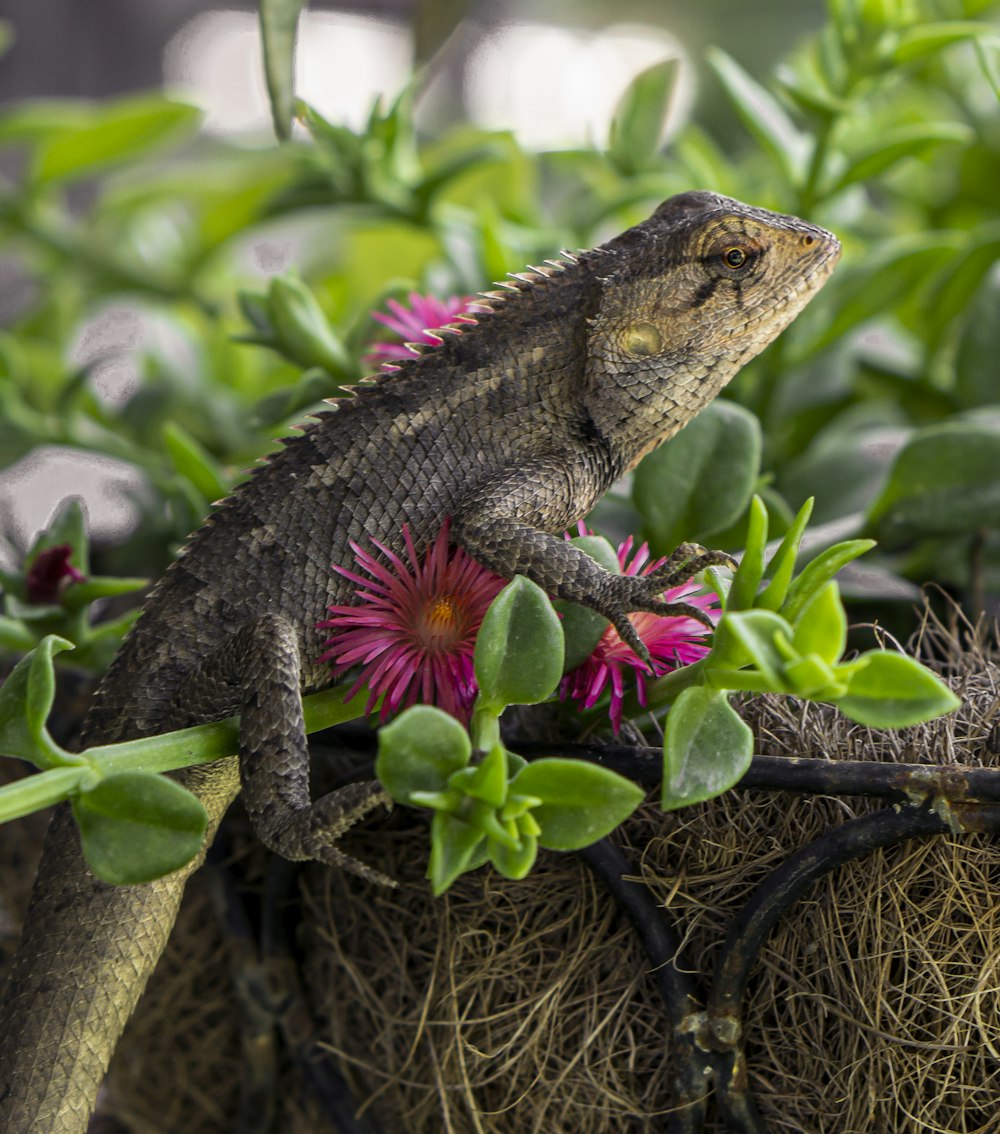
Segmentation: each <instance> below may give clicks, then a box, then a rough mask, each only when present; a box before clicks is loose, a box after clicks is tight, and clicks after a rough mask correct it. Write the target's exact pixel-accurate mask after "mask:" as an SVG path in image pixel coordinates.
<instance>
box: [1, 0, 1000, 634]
mask: <svg viewBox="0 0 1000 1134" xmlns="http://www.w3.org/2000/svg"><path fill="white" fill-rule="evenodd" d="M997 12H998V6H997V4H996V3H995V2H994V0H825V2H822V0H807V2H801V3H795V4H788V3H785V2H783V0H772V2H766V0H765V2H758V3H753V4H747V3H745V2H743V0H710V2H708V3H702V4H693V3H680V2H670V0H632V2H629V3H620V2H619V3H601V2H597V0H574V2H573V3H568V2H566V0H562V2H558V0H547V2H538V0H535V2H532V3H527V2H526V0H525V2H522V3H518V2H515V0H503V2H497V0H491V2H490V3H485V2H483V3H475V2H473V0H434V2H424V3H404V2H403V0H384V2H381V3H374V2H373V3H369V4H358V5H355V6H347V5H332V4H328V3H320V2H317V3H314V4H310V5H308V6H307V10H306V11H304V12H303V14H302V17H301V21H300V25H299V35H298V49H297V54H296V57H295V65H294V88H295V94H296V95H297V96H298V98H299V99H300V100H302V101H301V102H299V103H298V104H296V106H295V108H294V111H295V113H294V116H293V113H292V111H293V108H292V106H291V105H289V106H288V107H287V108H286V115H287V118H288V119H289V120H292V119H293V118H294V121H293V125H292V126H291V128H290V137H289V138H288V140H286V141H282V142H279V141H278V140H277V139H276V136H275V132H274V127H273V125H272V122H271V110H270V104H269V99H268V95H267V93H266V86H265V79H264V68H263V66H262V52H261V34H260V29H259V26H258V20H257V14H256V7H255V6H254V5H251V4H243V5H233V6H230V7H225V8H223V7H216V6H213V5H210V4H207V3H195V2H193V0H159V2H158V3H156V4H136V3H135V2H134V0H48V2H47V3H46V4H45V5H44V6H42V5H38V4H36V3H34V2H32V0H7V2H6V5H5V8H4V10H3V22H2V24H0V47H2V48H3V54H2V55H0V567H3V566H7V567H10V566H11V565H12V564H16V563H20V562H21V561H23V560H24V557H25V554H26V552H27V551H28V549H29V547H30V545H31V541H32V538H33V537H34V534H35V533H36V532H37V531H38V530H39V529H40V528H41V527H43V526H44V525H45V524H46V522H47V521H48V517H49V516H50V515H51V514H52V512H53V509H54V508H55V507H56V505H57V504H58V502H59V501H60V500H61V499H62V498H63V497H65V496H67V495H77V496H80V497H82V499H83V503H84V508H85V511H86V514H87V518H88V521H89V529H90V532H91V535H92V536H93V537H94V539H95V541H96V550H97V556H98V561H99V564H100V566H101V567H102V569H104V570H105V571H107V572H109V573H125V574H129V575H145V576H150V577H154V576H156V575H157V574H158V573H159V572H160V571H161V570H162V569H163V567H164V565H165V564H166V563H167V562H168V561H169V559H170V557H171V556H172V555H173V554H174V553H175V552H176V550H177V548H178V547H179V546H180V545H181V544H182V543H183V541H184V539H185V538H186V536H187V534H188V533H189V532H190V531H191V530H193V529H194V528H195V527H197V526H198V524H199V523H200V522H201V520H202V518H203V517H204V515H205V514H206V511H207V510H208V508H209V506H210V503H211V501H212V500H214V499H217V498H219V497H221V496H223V495H225V494H226V493H227V492H228V491H229V490H230V488H231V487H232V486H233V485H234V484H235V483H236V482H237V481H238V480H239V479H240V478H241V477H242V476H243V475H245V471H246V470H247V469H248V468H249V467H250V466H252V464H253V462H254V461H255V460H256V459H258V458H259V457H260V456H261V455H262V454H264V453H267V452H269V451H272V449H273V444H274V439H275V438H278V437H280V436H283V435H286V434H287V432H288V430H289V429H290V428H292V427H293V425H294V424H295V423H296V422H297V421H301V420H302V419H303V417H305V416H306V415H308V413H309V412H311V411H312V410H314V409H315V408H316V407H317V406H319V405H320V404H321V402H322V399H323V398H326V397H331V396H337V395H338V392H339V391H340V390H341V388H342V387H343V386H344V385H346V384H350V383H351V382H353V381H356V380H357V379H358V378H359V377H361V376H362V375H363V374H365V373H366V372H367V371H368V370H370V368H371V365H372V364H371V362H370V360H369V351H370V349H371V345H372V343H373V341H377V340H379V339H380V338H384V337H385V334H386V330H385V327H384V326H382V325H381V324H380V323H379V322H378V321H377V320H376V319H375V318H374V317H373V313H374V312H376V311H380V310H385V307H386V304H387V302H388V301H389V300H395V301H402V302H404V303H409V302H410V300H409V298H408V297H409V296H410V295H411V294H412V293H415V292H416V293H420V294H422V295H428V294H429V295H435V296H438V297H441V298H444V297H448V296H472V295H475V294H476V293H477V292H479V291H481V290H483V289H485V288H488V287H489V286H490V285H491V283H492V282H493V281H496V280H502V279H503V278H504V277H505V275H506V274H507V273H509V272H515V271H519V270H521V269H523V267H524V266H525V265H526V264H531V263H536V264H537V263H540V262H542V261H544V260H545V259H547V258H549V257H551V256H552V255H553V254H555V253H556V252H557V251H558V250H559V249H565V248H568V249H577V248H581V247H592V246H593V245H595V244H597V243H600V242H601V241H603V240H605V239H607V238H608V237H610V236H612V235H613V234H615V233H616V232H619V231H621V230H622V229H624V228H626V227H628V226H629V225H631V224H635V223H637V222H638V221H640V220H642V219H643V218H644V217H646V216H648V215H649V213H650V212H651V211H652V209H653V208H655V206H656V204H658V203H659V202H660V201H661V200H663V199H664V198H666V197H668V196H670V195H671V194H673V193H677V192H680V191H682V190H685V189H689V188H693V187H702V188H711V189H714V190H717V191H719V192H721V193H724V194H727V195H730V196H733V197H737V198H739V199H742V200H745V201H749V202H752V203H754V204H758V205H762V206H764V207H768V208H773V209H777V210H779V211H782V212H788V213H793V214H796V215H800V216H804V217H807V218H808V219H810V220H814V221H816V222H818V223H820V224H822V225H824V226H826V227H827V228H830V229H832V230H833V231H835V232H836V233H837V234H838V236H840V238H841V240H842V242H843V245H844V256H843V259H842V262H841V264H840V266H839V267H838V269H837V271H836V273H835V274H834V277H833V279H832V280H831V282H830V283H829V284H828V285H827V286H826V287H825V288H824V289H823V291H822V293H821V294H820V295H819V296H818V298H817V299H816V300H815V301H814V302H813V303H812V304H810V307H809V308H808V309H807V311H806V312H805V313H804V314H803V316H802V317H800V318H799V319H798V320H796V322H795V324H794V325H793V326H792V327H791V328H790V329H789V330H788V332H786V333H785V334H784V335H782V336H781V338H780V339H779V340H778V342H777V343H776V344H774V346H773V347H771V348H769V349H768V350H767V351H766V352H764V354H763V355H761V356H760V357H759V358H757V359H754V360H753V362H752V363H751V364H750V365H749V366H748V367H747V368H745V370H744V372H743V373H742V374H741V375H740V376H739V378H738V379H737V381H735V382H734V383H733V384H732V385H731V387H730V388H729V389H727V391H726V392H725V396H724V398H722V399H720V400H719V402H718V403H717V404H716V405H714V406H713V407H711V409H710V410H709V411H707V413H706V414H704V415H702V417H701V418H699V419H698V420H697V421H696V422H695V423H694V425H693V426H691V427H689V428H687V429H685V430H684V431H683V432H682V433H681V434H680V435H679V437H678V438H677V439H675V441H674V442H673V443H672V444H671V445H669V446H666V447H664V448H663V449H661V450H658V451H657V452H656V453H654V454H652V455H651V456H650V457H649V458H647V460H646V461H645V462H644V463H643V465H642V467H641V468H640V470H639V471H638V472H637V473H636V475H635V476H634V477H633V478H630V479H629V480H628V481H627V482H625V483H623V484H622V485H620V486H619V488H618V490H617V491H616V492H615V493H613V494H612V495H611V496H610V497H609V498H608V499H607V500H606V501H605V503H604V504H603V505H602V506H601V508H600V509H599V512H598V514H597V515H596V516H595V518H594V522H595V523H597V524H598V525H599V526H600V527H602V528H603V530H604V531H605V533H606V534H608V535H609V536H611V537H615V538H623V537H624V535H625V534H626V533H629V532H635V533H637V534H641V535H642V537H643V538H646V539H648V540H649V541H650V542H651V546H652V547H653V549H654V551H656V552H657V553H662V552H665V551H667V550H669V548H670V547H672V546H673V545H674V544H675V543H676V542H677V541H679V540H681V539H695V540H698V541H700V542H702V543H705V544H712V545H714V546H721V547H725V548H727V549H738V548H739V547H740V546H741V541H742V540H743V538H744V535H745V531H746V517H747V506H748V502H749V499H750V496H751V494H752V493H753V492H757V493H759V494H761V495H762V496H763V497H764V499H765V500H766V502H767V505H768V507H769V508H770V509H771V513H772V525H773V526H772V534H773V535H780V534H781V532H782V531H783V530H785V528H786V527H787V525H788V524H789V523H790V521H791V517H792V516H793V515H794V513H795V511H796V510H797V509H798V508H800V507H801V506H802V504H803V502H804V501H805V500H806V499H807V498H808V497H810V496H815V498H816V508H815V513H814V524H819V525H820V529H821V532H822V533H825V534H824V535H822V536H821V542H822V539H825V540H826V542H830V541H832V540H834V539H835V538H847V537H850V536H862V535H863V536H869V535H870V536H873V537H875V538H877V539H878V540H879V544H880V546H879V550H878V552H877V553H875V554H873V555H871V556H869V557H867V558H866V560H865V563H866V564H870V565H871V567H870V571H869V574H868V576H867V577H863V572H862V574H861V575H857V574H855V576H852V579H851V581H850V583H849V584H845V585H847V586H848V589H849V590H850V592H851V594H852V596H853V597H855V598H857V599H858V601H859V602H863V603H868V604H869V605H868V606H866V607H865V608H864V612H865V613H866V614H871V615H873V616H878V617H890V618H895V617H896V615H898V614H900V612H901V611H903V605H902V604H901V601H900V600H903V602H904V603H909V602H910V601H912V599H913V598H914V596H915V595H916V594H917V593H918V591H917V588H918V587H919V586H920V585H922V584H924V583H926V582H928V581H934V582H935V583H937V584H940V585H943V586H945V587H947V588H949V589H950V592H953V593H956V594H960V595H961V596H963V598H966V597H967V598H969V600H970V605H971V606H972V607H973V608H976V609H979V608H983V607H988V606H990V604H992V603H993V601H994V600H993V598H992V596H994V595H996V594H998V593H1000V538H998V536H997V529H998V527H1000V399H998V383H997V366H996V359H997V358H998V357H1000V318H998V316H997V312H998V311H1000V275H998V271H997V268H996V261H997V259H998V256H1000V198H998V194H997V185H998V184H1000V113H998V105H1000V47H998V44H1000V34H998V22H997ZM411 76H415V78H412V79H411ZM291 79H292V75H291V72H290V71H288V73H286V74H285V76H284V79H283V80H281V82H280V83H279V86H280V85H282V84H283V85H284V87H285V88H286V89H290V88H291V86H292V83H291ZM694 473H696V474H697V475H694ZM829 525H834V526H833V527H830V526H829ZM18 585H19V584H16V583H11V582H10V581H9V580H8V582H7V587H8V589H10V588H11V587H13V588H14V593H16V590H17V586H18ZM859 609H860V608H859ZM906 609H907V610H908V608H906ZM907 618H909V615H908V614H904V615H903V622H904V623H905V621H906V619H907ZM904 629H905V627H904ZM30 640H31V636H30V634H28V633H27V632H26V631H25V632H23V633H22V631H21V630H20V629H19V630H17V632H16V633H13V636H12V637H11V638H10V642H9V644H10V645H11V646H15V645H18V644H21V645H24V644H26V643H27V642H28V641H30ZM0 644H2V642H0Z"/></svg>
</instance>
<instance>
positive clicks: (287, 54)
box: [258, 0, 306, 141]
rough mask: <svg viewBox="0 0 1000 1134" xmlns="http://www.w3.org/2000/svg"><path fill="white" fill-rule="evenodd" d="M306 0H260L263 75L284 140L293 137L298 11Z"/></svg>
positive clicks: (274, 117)
mask: <svg viewBox="0 0 1000 1134" xmlns="http://www.w3.org/2000/svg"><path fill="white" fill-rule="evenodd" d="M305 4H306V0H259V4H258V9H259V12H260V37H261V44H262V47H263V51H264V77H265V79H266V81H267V94H268V98H269V99H270V100H271V117H272V119H273V121H274V132H275V134H277V135H278V137H279V138H280V139H281V140H282V141H284V140H286V139H288V138H290V137H291V136H292V111H293V109H294V106H295V38H296V35H297V32H298V27H299V13H300V12H301V11H302V9H303V8H304V7H305Z"/></svg>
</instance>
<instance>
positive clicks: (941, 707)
mask: <svg viewBox="0 0 1000 1134" xmlns="http://www.w3.org/2000/svg"><path fill="white" fill-rule="evenodd" d="M858 660H859V661H864V662H865V663H866V664H865V665H864V666H862V667H859V668H858V669H856V670H855V671H853V672H852V673H851V675H850V678H849V681H848V686H847V693H846V694H845V695H844V696H843V697H840V698H838V699H837V700H836V705H837V708H838V709H840V711H841V712H842V713H843V714H844V715H845V716H847V717H850V718H851V720H854V721H858V723H859V724H864V725H870V726H871V727H872V728H904V727H905V726H907V725H915V724H920V723H921V722H922V721H929V720H931V718H933V717H939V716H941V715H942V714H943V713H950V712H951V711H952V710H953V709H957V708H958V706H959V704H960V701H959V699H958V698H957V697H956V696H955V694H954V693H952V691H951V690H950V689H949V688H948V687H947V685H945V684H944V682H943V681H941V680H940V678H938V677H936V676H935V675H934V674H933V673H931V672H930V670H928V669H925V668H924V666H922V665H921V664H920V662H918V661H917V660H916V658H911V657H908V656H907V655H906V654H894V653H890V652H889V651H888V650H872V651H871V652H869V653H867V654H862V655H861V658H860V659H858Z"/></svg>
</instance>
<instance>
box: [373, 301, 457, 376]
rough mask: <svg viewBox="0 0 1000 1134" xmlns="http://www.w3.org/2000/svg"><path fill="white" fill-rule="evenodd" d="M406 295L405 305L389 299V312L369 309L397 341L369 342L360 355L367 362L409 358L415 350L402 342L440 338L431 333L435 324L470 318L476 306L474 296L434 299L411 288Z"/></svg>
mask: <svg viewBox="0 0 1000 1134" xmlns="http://www.w3.org/2000/svg"><path fill="white" fill-rule="evenodd" d="M408 299H409V303H410V306H409V307H405V306H404V305H403V304H402V303H400V302H399V301H398V300H395V299H390V300H389V302H388V304H387V306H388V308H389V310H390V311H391V312H392V314H391V315H387V314H385V313H384V312H382V311H373V312H372V315H373V317H374V318H375V319H377V320H378V321H379V322H380V323H381V324H382V325H383V326H385V327H388V328H389V330H390V331H392V333H393V334H394V335H398V336H399V340H400V341H399V342H385V343H375V344H373V346H372V348H371V349H370V350H369V352H368V353H367V354H366V355H365V358H364V361H365V363H366V364H367V365H368V366H377V365H379V364H380V363H392V362H394V361H397V360H399V359H407V358H413V356H414V353H415V352H414V351H413V350H411V349H410V347H408V346H407V345H406V344H407V343H427V344H431V345H436V344H437V343H439V342H440V341H441V336H440V335H435V334H434V331H435V330H436V329H437V328H439V327H447V326H450V325H451V324H452V323H456V322H458V323H469V322H472V320H471V319H470V318H469V314H470V312H472V311H474V310H475V308H476V301H475V300H473V299H465V298H462V297H461V296H457V295H453V296H451V297H450V298H448V299H438V298H437V296H434V295H419V294H418V293H417V292H415V291H413V292H410V294H409V296H408ZM390 369H391V367H390Z"/></svg>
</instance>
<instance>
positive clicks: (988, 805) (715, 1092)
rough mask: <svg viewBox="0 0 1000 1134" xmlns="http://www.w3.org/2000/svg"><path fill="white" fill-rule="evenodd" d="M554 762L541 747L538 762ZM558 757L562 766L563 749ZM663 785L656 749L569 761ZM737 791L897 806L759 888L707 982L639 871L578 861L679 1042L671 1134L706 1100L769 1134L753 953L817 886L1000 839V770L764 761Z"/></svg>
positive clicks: (732, 1126)
mask: <svg viewBox="0 0 1000 1134" xmlns="http://www.w3.org/2000/svg"><path fill="white" fill-rule="evenodd" d="M543 754H546V755H555V754H556V750H555V749H552V750H550V751H545V752H544V753H543V751H542V749H541V746H538V747H537V748H536V750H535V751H533V752H532V755H535V756H541V755H543ZM559 754H561V755H567V754H568V753H567V751H566V749H565V748H561V749H559ZM572 754H573V755H574V756H578V757H581V758H583V759H591V760H597V761H598V762H599V763H601V764H604V765H606V766H609V767H613V768H616V769H617V770H619V771H622V772H623V773H624V774H626V775H629V776H631V777H633V778H635V779H637V780H638V781H639V782H645V783H647V784H649V786H653V785H654V784H655V783H656V782H658V776H659V772H660V760H661V757H660V753H659V752H658V750H656V749H641V748H621V749H617V748H609V749H604V750H602V751H600V752H599V753H595V752H594V751H592V750H590V751H587V750H578V751H574V752H573V753H572ZM738 787H740V788H749V789H756V790H762V791H789V792H796V793H810V794H823V795H843V796H874V797H880V798H885V799H889V800H892V801H894V802H893V803H892V805H891V806H888V807H884V808H882V809H880V810H878V811H873V812H871V813H869V814H866V815H862V816H860V817H859V818H856V819H851V820H848V821H847V822H845V823H843V824H842V825H841V826H839V827H836V828H834V829H833V830H830V831H827V832H825V833H824V834H822V835H820V836H819V837H818V838H816V839H814V840H813V841H812V842H810V843H808V844H807V845H806V846H804V847H802V848H800V849H799V850H797V851H795V852H794V853H792V854H791V855H790V856H789V857H788V858H787V859H786V860H785V861H784V863H782V865H781V866H779V867H778V868H777V869H776V870H774V871H772V873H771V874H770V875H768V877H767V878H766V879H764V881H763V882H761V883H760V884H759V885H758V886H757V888H756V889H755V890H754V892H753V893H752V894H751V896H750V898H749V900H748V901H747V902H746V904H745V905H744V906H743V907H742V909H741V910H740V911H739V912H738V913H737V914H736V916H735V918H734V919H733V921H732V923H731V925H730V927H729V932H728V933H727V935H726V939H725V942H724V943H723V945H722V949H721V953H720V957H719V961H718V963H717V965H716V970H715V972H714V974H712V976H711V980H710V982H708V983H707V984H702V983H701V982H699V981H698V980H697V979H696V978H695V977H694V976H693V975H692V974H691V972H689V971H686V970H685V969H682V968H681V967H680V966H679V958H680V953H681V939H680V935H679V933H678V931H677V929H676V928H675V926H674V924H673V921H672V919H671V917H670V915H669V913H668V911H667V910H665V909H664V908H663V907H662V906H661V905H659V904H658V903H657V902H656V901H655V899H654V897H653V895H652V894H651V892H650V891H649V890H648V889H647V888H646V887H645V886H644V885H643V884H642V882H641V881H638V880H637V873H638V872H637V870H636V869H635V867H634V865H633V864H632V863H630V862H629V861H628V859H627V857H626V856H625V854H624V853H623V852H622V851H621V849H620V848H619V847H617V846H616V845H615V844H614V843H613V842H612V841H611V840H610V839H604V840H602V841H601V842H600V843H596V844H594V845H593V846H592V847H588V848H586V849H585V850H583V851H580V852H578V853H579V856H580V858H581V859H582V860H583V861H584V862H585V863H586V864H587V866H588V867H589V868H590V869H591V870H592V871H593V872H594V874H595V875H596V876H597V877H598V878H599V879H600V880H601V882H602V883H603V884H604V886H605V887H606V888H607V889H608V891H609V892H610V893H611V895H612V896H613V897H614V899H615V901H616V902H617V903H618V905H619V906H620V907H621V909H622V910H623V911H624V912H625V913H626V914H627V915H628V916H629V918H630V919H631V920H632V923H633V925H634V926H635V929H636V932H637V933H638V935H639V937H640V939H641V941H642V944H643V947H644V949H645V951H646V954H647V956H648V957H649V960H650V963H651V965H652V972H653V975H654V977H655V979H656V983H657V986H658V988H659V990H660V994H661V996H662V997H663V1001H664V1004H665V1006H666V1010H667V1017H668V1020H669V1023H670V1027H671V1029H672V1032H673V1037H672V1038H673V1041H674V1047H673V1051H674V1053H675V1056H676V1060H677V1071H676V1092H675V1098H676V1109H675V1110H673V1111H672V1112H671V1113H670V1115H669V1116H668V1117H667V1119H666V1123H665V1126H664V1130H665V1134H698V1132H700V1131H701V1130H702V1129H703V1127H704V1123H705V1119H706V1115H707V1109H708V1101H709V1098H712V1099H714V1104H715V1107H716V1110H717V1112H718V1115H719V1117H721V1119H722V1120H723V1122H724V1123H725V1124H726V1127H727V1129H729V1130H730V1131H732V1132H733V1134H767V1127H766V1125H765V1123H764V1120H763V1118H762V1117H761V1115H760V1113H759V1112H758V1110H757V1106H756V1103H755V1101H754V1097H753V1092H752V1090H751V1088H750V1083H749V1079H748V1076H747V1066H746V1054H745V1047H744V1038H745V1037H744V1027H743V1014H742V1013H743V1002H744V999H745V996H746V991H747V984H748V982H749V979H750V975H751V972H752V970H753V967H754V964H755V962H756V960H757V956H758V952H759V950H760V948H761V946H762V945H763V944H764V942H765V941H766V940H767V938H768V936H769V935H770V933H771V931H772V930H773V929H774V927H775V925H776V924H777V922H778V921H779V920H780V919H781V917H783V916H784V914H785V913H786V912H787V911H788V909H789V908H790V907H791V906H792V905H793V904H794V903H795V902H796V901H797V900H798V899H799V898H800V897H801V896H802V895H803V894H804V893H805V892H806V891H807V890H808V889H809V887H811V886H812V884H813V883H814V882H816V881H818V880H819V879H820V878H822V877H824V876H825V875H827V874H830V873H832V872H833V871H834V870H836V869H837V868H838V867H840V866H843V865H844V864H846V863H848V862H851V861H852V860H854V859H856V858H861V857H862V856H864V855H866V854H868V853H869V852H870V851H873V850H876V849H877V848H879V847H889V846H893V845H895V844H896V843H900V842H903V841H904V840H906V839H914V838H928V837H931V836H934V835H944V834H952V835H961V834H970V833H974V832H976V833H987V834H992V835H1000V769H992V768H970V767H954V766H952V767H935V766H926V765H917V764H882V763H869V762H867V761H858V760H845V761H836V762H834V761H827V760H818V759H801V758H793V757H771V756H757V757H755V758H754V760H753V763H752V765H751V767H750V770H749V771H748V772H747V774H746V775H745V776H744V778H743V779H742V780H741V781H740V783H739V785H738Z"/></svg>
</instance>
